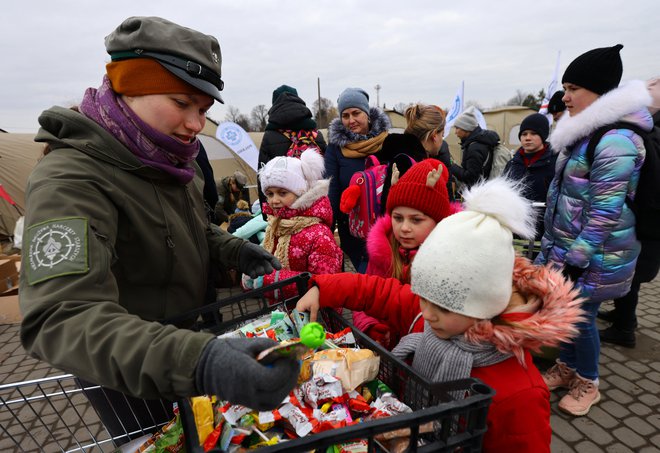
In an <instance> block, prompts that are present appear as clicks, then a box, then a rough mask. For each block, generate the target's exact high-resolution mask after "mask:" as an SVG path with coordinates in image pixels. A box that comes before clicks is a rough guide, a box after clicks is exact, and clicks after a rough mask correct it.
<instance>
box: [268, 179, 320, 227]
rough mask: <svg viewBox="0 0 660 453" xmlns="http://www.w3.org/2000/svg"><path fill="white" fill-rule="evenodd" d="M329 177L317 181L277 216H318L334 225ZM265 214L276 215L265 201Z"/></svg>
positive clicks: (287, 217)
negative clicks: (329, 196) (329, 193)
mask: <svg viewBox="0 0 660 453" xmlns="http://www.w3.org/2000/svg"><path fill="white" fill-rule="evenodd" d="M329 187H330V180H329V179H321V180H319V181H317V182H316V184H314V185H313V186H312V188H311V189H309V190H308V191H307V192H305V193H304V194H302V195H301V196H300V197H299V198H298V199H296V201H294V202H293V204H291V206H289V207H288V208H282V209H280V210H279V212H278V213H277V217H280V218H282V219H290V218H292V217H296V216H302V217H318V218H319V219H321V220H322V221H323V223H325V224H326V225H328V226H330V225H332V207H331V206H330V199H329V198H328V188H329ZM263 212H264V214H266V215H267V216H272V215H274V212H273V209H272V208H271V207H270V206H269V205H268V203H264V209H263Z"/></svg>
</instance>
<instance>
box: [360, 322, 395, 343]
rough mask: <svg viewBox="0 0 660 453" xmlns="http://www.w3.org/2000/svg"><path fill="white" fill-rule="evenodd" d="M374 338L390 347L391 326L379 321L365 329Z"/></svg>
mask: <svg viewBox="0 0 660 453" xmlns="http://www.w3.org/2000/svg"><path fill="white" fill-rule="evenodd" d="M364 333H366V334H367V335H369V337H370V338H371V339H372V340H375V341H376V342H377V343H380V345H381V346H382V347H384V348H385V349H389V347H390V328H389V326H388V325H387V324H383V323H381V322H378V323H376V324H374V325H372V326H370V327H369V328H367V330H365V331H364Z"/></svg>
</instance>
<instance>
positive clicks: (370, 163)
mask: <svg viewBox="0 0 660 453" xmlns="http://www.w3.org/2000/svg"><path fill="white" fill-rule="evenodd" d="M378 165H380V161H379V160H378V158H377V157H376V156H374V155H373V154H370V155H368V156H367V157H366V159H365V160H364V169H365V170H367V169H369V168H371V167H376V166H378Z"/></svg>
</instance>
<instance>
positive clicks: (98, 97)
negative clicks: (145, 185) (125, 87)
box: [80, 76, 199, 184]
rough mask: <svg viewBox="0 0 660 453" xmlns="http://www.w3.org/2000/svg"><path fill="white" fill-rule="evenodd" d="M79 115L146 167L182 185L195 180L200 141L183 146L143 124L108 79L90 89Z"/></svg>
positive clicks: (84, 98) (86, 93) (84, 97)
mask: <svg viewBox="0 0 660 453" xmlns="http://www.w3.org/2000/svg"><path fill="white" fill-rule="evenodd" d="M80 111H81V112H82V113H83V114H84V115H85V116H87V117H88V118H90V119H92V120H93V121H95V122H96V123H98V124H99V125H100V126H101V127H103V129H105V130H106V131H108V132H109V133H110V134H112V136H113V137H115V138H116V139H117V140H119V141H120V142H121V143H122V144H123V145H124V146H126V148H128V149H129V150H131V152H132V153H133V154H135V156H136V157H137V158H138V159H140V161H142V162H143V163H144V164H145V165H148V166H150V167H153V168H157V169H159V170H162V171H164V172H167V173H169V174H170V175H172V176H174V177H175V178H176V180H177V181H179V182H180V183H181V184H187V183H189V182H190V181H191V180H192V179H193V177H194V176H195V169H194V168H193V167H192V166H191V165H190V163H191V162H192V161H194V160H195V158H196V157H197V153H198V152H199V140H197V139H195V140H194V141H193V142H192V143H189V144H184V143H181V142H179V141H178V140H176V139H174V138H172V137H169V136H167V135H165V134H163V133H161V132H158V131H157V130H156V129H154V128H153V127H151V126H149V125H148V124H147V123H145V122H144V121H142V119H140V117H138V116H137V115H136V114H135V113H134V112H133V111H132V110H131V109H130V108H129V107H128V105H126V103H125V102H124V101H123V100H122V99H121V97H119V96H117V94H116V93H115V92H114V91H113V90H112V85H111V84H110V80H109V79H108V77H107V76H104V77H103V84H102V85H101V87H100V88H99V89H98V90H97V89H95V88H88V89H87V91H85V95H84V96H83V100H82V102H81V103H80Z"/></svg>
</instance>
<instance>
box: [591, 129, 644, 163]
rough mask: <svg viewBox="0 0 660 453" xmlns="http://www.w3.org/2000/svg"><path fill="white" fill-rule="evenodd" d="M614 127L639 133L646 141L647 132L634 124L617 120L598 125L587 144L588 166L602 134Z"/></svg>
mask: <svg viewBox="0 0 660 453" xmlns="http://www.w3.org/2000/svg"><path fill="white" fill-rule="evenodd" d="M615 129H628V130H630V131H633V132H634V133H635V134H637V135H639V136H640V137H642V140H644V141H646V135H647V132H646V131H645V130H644V129H642V128H641V127H639V126H638V125H636V124H632V123H625V122H623V121H618V122H616V123H612V124H608V125H607V126H603V127H600V128H598V129H596V131H595V132H594V133H593V135H592V136H591V138H590V139H589V144H588V145H587V152H586V156H587V162H588V163H589V166H590V167H591V164H593V162H594V154H595V152H596V146H598V143H599V142H600V139H601V138H603V136H604V135H605V134H607V133H608V132H609V131H612V130H615Z"/></svg>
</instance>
